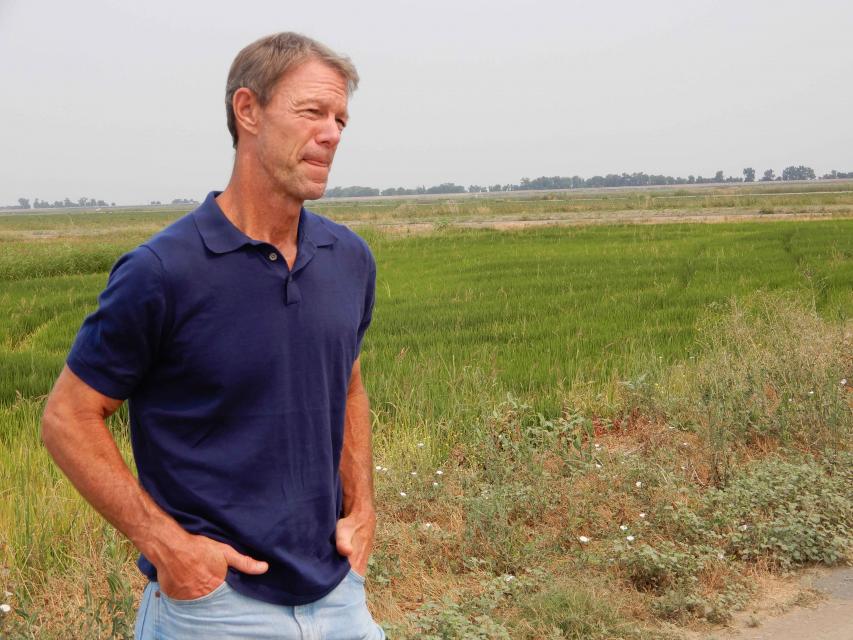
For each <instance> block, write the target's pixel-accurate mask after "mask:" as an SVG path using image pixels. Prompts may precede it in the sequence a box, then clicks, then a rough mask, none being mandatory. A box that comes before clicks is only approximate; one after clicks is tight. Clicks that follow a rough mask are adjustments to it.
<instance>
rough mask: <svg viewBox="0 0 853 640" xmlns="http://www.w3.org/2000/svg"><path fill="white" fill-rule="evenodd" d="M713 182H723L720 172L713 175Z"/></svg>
mask: <svg viewBox="0 0 853 640" xmlns="http://www.w3.org/2000/svg"><path fill="white" fill-rule="evenodd" d="M714 182H725V178H724V177H723V172H722V171H717V173H715V174H714Z"/></svg>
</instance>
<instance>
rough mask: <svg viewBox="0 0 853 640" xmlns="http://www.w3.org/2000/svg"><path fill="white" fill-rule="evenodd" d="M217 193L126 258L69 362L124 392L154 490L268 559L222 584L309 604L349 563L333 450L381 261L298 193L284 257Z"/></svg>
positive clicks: (187, 518) (106, 388)
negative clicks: (291, 258) (263, 568)
mask: <svg viewBox="0 0 853 640" xmlns="http://www.w3.org/2000/svg"><path fill="white" fill-rule="evenodd" d="M216 195H218V193H217V192H213V193H211V194H210V195H208V197H207V199H206V200H205V201H204V203H203V204H202V205H201V206H199V207H198V209H196V210H195V211H193V212H191V213H189V214H187V215H186V216H184V217H182V218H181V219H179V220H177V221H176V222H175V223H173V224H172V225H170V226H169V227H167V228H166V229H164V230H163V231H161V232H160V233H158V234H157V235H155V236H154V237H153V238H151V239H150V240H148V241H147V242H145V243H144V244H142V245H141V246H139V247H137V248H136V249H134V250H133V251H131V252H130V253H127V254H126V255H124V256H122V257H121V258H120V259H119V260H118V262H117V263H116V264H115V266H114V267H113V269H112V272H111V273H110V277H109V281H108V284H107V287H106V289H105V290H104V291H103V293H102V294H101V296H100V298H99V307H98V309H97V310H96V311H95V312H94V313H92V314H91V315H89V316H88V317H87V318H86V319H85V321H84V322H83V325H82V327H81V328H80V331H79V333H78V335H77V338H76V340H75V342H74V345H73V347H72V348H71V352H70V354H69V356H68V366H69V367H70V369H71V370H72V371H73V372H74V373H75V374H77V375H78V376H79V377H80V378H82V379H83V381H84V382H86V383H87V384H88V385H90V386H91V387H93V388H94V389H95V390H97V391H99V392H100V393H102V394H104V395H106V396H109V397H111V398H116V399H129V412H130V427H131V441H132V446H133V454H134V458H135V460H136V466H137V469H138V472H139V480H140V482H141V484H142V486H143V487H144V488H145V490H146V491H148V493H150V494H151V497H152V498H153V499H154V501H155V502H156V503H157V504H158V505H160V506H161V507H162V508H163V509H164V510H165V511H166V512H167V513H169V514H170V515H171V516H173V517H174V518H175V519H176V520H177V521H178V523H180V525H181V526H183V527H184V528H185V529H186V530H187V531H189V532H191V533H196V534H202V535H205V536H208V537H210V538H213V539H215V540H219V541H222V542H225V543H227V544H230V545H232V546H233V547H234V548H236V549H237V550H238V551H240V552H241V553H245V554H247V555H250V556H252V557H254V558H257V559H259V560H266V561H267V562H268V563H269V571H267V573H265V574H263V575H258V576H253V575H246V574H243V573H240V572H238V571H236V570H234V569H229V571H228V576H227V578H226V579H227V581H228V584H229V585H230V586H231V587H233V588H234V589H235V590H237V591H239V592H241V593H244V594H245V595H247V596H250V597H253V598H257V599H259V600H264V601H267V602H272V603H277V604H287V605H299V604H306V603H309V602H313V601H315V600H317V599H319V598H322V597H323V596H325V595H326V594H327V593H329V592H330V591H331V590H332V589H334V588H335V586H337V584H338V583H339V582H340V581H341V580H342V579H343V578H344V576H345V575H346V573H347V571H348V570H349V563H348V561H347V559H346V558H345V557H344V556H341V555H340V554H339V553H338V552H337V549H336V546H335V525H336V523H337V520H338V518H339V517H341V516H342V491H341V481H340V476H339V473H338V464H339V462H340V454H341V445H342V442H343V433H344V410H345V407H346V398H347V388H348V383H349V379H350V374H351V372H352V367H353V364H354V362H355V359H356V357H357V356H358V353H359V348H360V345H361V339H362V336H363V335H364V332H365V330H366V329H367V327H368V325H369V324H370V319H371V313H372V309H373V300H374V289H375V279H376V266H375V263H374V260H373V257H372V255H371V253H370V250H369V249H368V247H367V245H366V244H365V242H364V241H363V240H362V239H361V238H359V237H358V236H357V235H356V234H354V233H353V232H352V231H350V230H349V229H347V228H346V227H344V226H342V225H339V224H335V223H334V222H331V221H330V220H327V219H326V218H323V217H321V216H319V215H316V214H314V213H311V212H310V211H307V210H306V209H304V208H303V209H302V211H301V213H300V217H299V230H298V245H297V256H296V262H295V264H294V266H293V269H292V270H289V269H288V266H287V263H286V261H285V260H284V257H283V256H282V255H281V253H279V251H278V249H276V248H275V247H274V246H272V245H270V244H267V243H265V242H260V241H257V240H253V239H251V238H249V237H248V236H246V235H245V234H243V233H242V232H241V231H240V230H239V229H237V227H235V226H234V225H233V224H232V223H231V222H230V221H229V220H228V218H226V217H225V215H224V214H223V213H222V210H221V209H220V208H219V206H218V204H217V203H216V200H215V199H214V198H215V196H216ZM138 564H139V568H140V569H141V570H142V572H143V573H145V574H146V575H147V576H148V577H149V578H150V579H152V580H155V579H156V575H157V572H156V569H155V567H154V566H153V565H152V564H151V563H150V562H149V561H148V560H147V559H146V558H145V557H144V556H140V559H139V563H138Z"/></svg>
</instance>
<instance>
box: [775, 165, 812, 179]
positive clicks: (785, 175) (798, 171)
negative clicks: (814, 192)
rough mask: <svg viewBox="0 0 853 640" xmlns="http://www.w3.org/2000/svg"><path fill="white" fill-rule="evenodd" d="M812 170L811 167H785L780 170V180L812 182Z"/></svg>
mask: <svg viewBox="0 0 853 640" xmlns="http://www.w3.org/2000/svg"><path fill="white" fill-rule="evenodd" d="M814 178H815V175H814V169H812V168H811V167H804V166H803V165H800V166H799V167H794V166H791V167H785V168H784V169H783V170H782V180H814Z"/></svg>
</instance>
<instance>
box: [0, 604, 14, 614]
mask: <svg viewBox="0 0 853 640" xmlns="http://www.w3.org/2000/svg"><path fill="white" fill-rule="evenodd" d="M11 610H12V607H10V606H9V605H8V604H6V603H5V602H4V603H3V604H0V611H2V612H3V613H9V612H10V611H11Z"/></svg>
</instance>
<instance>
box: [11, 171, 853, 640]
mask: <svg viewBox="0 0 853 640" xmlns="http://www.w3.org/2000/svg"><path fill="white" fill-rule="evenodd" d="M797 187H798V188H797V192H798V193H796V194H791V193H780V192H779V189H780V186H779V185H776V184H770V185H742V186H738V187H716V188H703V189H698V188H697V189H691V190H681V191H675V190H672V191H667V190H653V191H651V190H649V191H622V190H620V191H604V192H601V191H599V192H592V193H577V194H576V193H564V192H559V193H553V194H541V195H539V194H537V195H536V196H535V197H529V198H525V197H522V196H515V195H513V197H506V198H487V197H481V198H474V197H469V198H465V199H458V200H449V199H437V198H433V199H424V200H423V201H419V200H417V199H406V200H387V199H378V200H372V201H356V202H353V201H343V202H331V201H330V202H325V201H321V202H319V203H316V205H315V206H312V207H311V208H312V209H314V210H316V211H318V212H320V213H323V214H325V215H329V216H330V217H332V218H334V219H336V220H339V221H344V222H347V223H350V224H352V225H353V226H354V227H355V228H356V229H357V230H358V232H359V233H361V234H362V236H363V237H364V238H365V239H366V240H367V241H368V242H369V244H370V246H371V248H372V249H373V252H374V254H375V256H376V259H377V265H378V280H377V298H376V311H375V314H374V323H373V326H372V327H371V329H370V331H369V333H368V335H367V337H366V339H365V342H364V347H363V352H362V367H363V370H364V372H365V373H364V375H365V380H366V385H367V388H368V393H369V394H370V397H371V403H372V409H373V411H374V414H375V423H374V450H375V458H376V465H377V467H378V469H377V474H376V485H377V504H378V509H379V518H380V525H379V527H380V528H379V531H378V534H377V544H376V552H375V554H374V557H373V559H372V561H371V569H370V579H369V581H368V582H369V594H370V595H369V598H370V602H371V606H372V608H373V611H374V613H375V615H376V617H377V619H378V620H380V621H381V622H382V623H383V624H384V625H385V626H386V628H387V629H389V635H391V637H420V638H433V637H434V638H456V637H459V638H467V637H477V638H504V637H512V638H546V637H547V638H564V637H565V638H575V637H577V638H581V637H583V638H587V637H589V638H610V637H624V638H652V637H667V634H670V637H678V636H677V634H678V629H679V628H680V627H678V626H675V625H688V626H689V625H693V626H694V627H695V626H697V625H699V627H701V625H709V624H713V623H716V624H719V623H722V622H725V621H726V620H727V616H728V615H729V613H730V611H732V610H734V609H736V608H737V607H738V606H741V605H742V604H743V603H744V602H746V599H747V598H748V597H749V596H750V594H751V593H752V591H751V590H750V576H751V575H753V576H754V575H756V574H758V573H762V572H773V571H778V570H784V569H788V568H792V567H796V566H799V565H801V564H804V563H809V562H818V563H823V564H837V563H839V562H843V561H844V559H845V558H846V557H848V556H849V553H850V531H851V529H853V520H851V518H853V506H851V500H853V496H851V490H850V487H851V484H850V483H851V481H853V478H851V477H850V476H849V464H846V463H849V462H850V460H851V459H850V457H849V452H848V447H849V444H848V443H849V436H850V435H851V424H853V418H851V406H850V402H851V400H850V399H851V394H850V393H849V387H848V386H847V384H846V380H848V379H851V378H853V363H852V362H851V355H853V347H851V340H853V338H851V334H850V332H851V330H853V324H851V317H853V183H833V184H831V185H823V184H821V185H814V188H812V185H806V186H803V185H797ZM817 187H820V189H818V188H817ZM809 191H811V193H809ZM182 213H183V212H182V211H178V210H167V211H143V210H140V211H129V210H121V211H117V212H109V213H108V212H92V213H85V212H79V213H78V212H74V213H55V212H51V213H49V214H25V215H21V214H17V215H3V216H0V363H2V366H0V491H2V492H3V498H4V499H3V501H2V502H0V565H2V566H0V569H2V571H3V572H2V573H0V589H2V590H4V591H8V592H9V593H11V594H13V595H12V596H11V599H12V600H13V604H14V605H15V607H16V611H18V612H19V615H17V616H16V617H14V618H11V617H8V616H7V617H4V618H0V637H6V636H5V635H3V633H8V634H16V635H10V637H18V636H20V637H39V638H50V637H63V638H67V637H87V638H88V637H124V636H123V634H125V635H126V633H127V632H128V629H129V628H128V615H129V613H128V612H130V611H132V605H133V598H134V595H136V596H137V597H138V593H139V590H140V589H139V588H140V586H141V583H140V577H139V576H138V575H137V573H136V571H135V568H134V566H133V550H132V549H131V548H130V546H129V545H128V544H127V543H126V542H125V541H123V540H121V539H120V537H119V536H117V535H115V534H114V533H113V532H111V531H110V530H109V528H107V527H104V526H102V524H101V521H100V520H99V518H98V517H97V515H96V514H94V513H93V512H92V511H91V509H89V508H88V507H87V506H85V504H84V503H83V502H82V501H81V500H80V499H79V498H78V497H77V496H76V494H75V492H74V490H73V489H72V488H71V487H70V486H69V485H68V483H67V482H66V481H65V480H64V479H63V478H62V477H61V475H60V474H59V472H58V471H57V470H56V469H55V467H54V466H53V465H52V464H51V463H50V462H49V460H48V458H47V456H46V454H45V452H44V451H43V447H41V445H40V442H39V439H38V418H39V415H40V411H41V407H42V405H43V398H44V395H45V394H46V393H47V392H48V391H49V389H50V386H51V384H52V382H53V380H54V379H55V377H56V375H57V373H58V371H59V370H60V368H61V366H62V363H63V361H64V357H65V355H66V353H67V350H68V348H69V346H70V344H71V341H72V340H73V338H74V335H75V333H76V330H77V328H78V327H79V325H80V323H81V321H82V319H83V318H84V317H85V315H86V314H87V313H88V312H90V311H91V310H93V309H94V306H95V304H96V299H97V295H98V293H99V292H100V291H101V289H102V288H103V286H104V284H105V282H106V277H107V274H108V272H109V269H110V267H111V265H112V264H113V262H114V261H115V260H116V259H117V258H118V256H119V255H121V254H122V253H123V252H125V251H127V250H129V249H131V248H133V247H134V246H136V245H137V244H139V243H140V242H142V241H144V240H145V238H147V237H148V236H150V235H151V234H152V233H154V232H156V231H157V230H158V229H160V228H162V227H163V226H165V225H166V224H168V223H169V222H170V221H172V220H174V219H176V218H177V217H178V216H179V215H182ZM803 218H808V219H807V220H806V219H803ZM711 219H715V220H726V221H725V222H720V223H718V224H688V223H687V222H689V221H691V220H702V221H708V220H711ZM628 220H630V221H640V220H641V221H643V222H655V221H666V222H670V223H671V224H625V221H628ZM732 220H735V221H732ZM535 221H540V222H547V223H548V224H547V225H541V226H540V225H536V226H525V225H524V224H519V223H523V222H535ZM510 223H511V224H510ZM508 226H509V227H512V228H507V227H508ZM469 227H482V228H469ZM842 380H844V381H845V382H844V383H842V382H841V381H842ZM779 398H781V400H779ZM785 398H787V400H785ZM111 424H112V428H113V429H114V431H115V434H116V436H117V439H118V441H119V444H120V448H121V449H122V451H123V452H124V453H125V454H126V455H127V456H128V457H129V444H128V441H127V424H126V414H125V413H124V412H120V414H119V415H117V416H116V417H115V418H114V419H113V420H112V421H111ZM845 467H846V468H847V471H846V472H844V471H841V470H842V469H844V468H845ZM439 471H440V472H441V473H438V472H439ZM845 473H846V475H845ZM778 477H784V478H786V479H787V480H786V481H785V482H782V483H781V484H780V483H778V482H775V481H774V480H773V478H778ZM402 494H405V496H404V495H402ZM797 496H800V498H797ZM795 498H796V499H803V500H805V499H808V500H810V501H811V502H810V505H811V506H810V510H811V511H810V513H809V514H807V515H808V517H811V516H815V517H817V518H818V523H817V525H818V526H816V527H815V530H817V531H818V533H815V534H814V535H811V534H809V535H806V534H805V533H804V534H803V537H802V538H800V537H797V535H795V533H789V534H787V535H788V536H789V537H788V538H786V539H784V540H781V539H780V538H779V535H777V534H778V531H780V530H781V529H782V528H784V527H787V529H785V530H786V531H789V532H791V531H793V532H796V531H799V529H798V527H800V528H803V527H805V526H806V525H805V524H803V522H805V523H808V522H812V521H810V520H805V521H802V522H801V520H800V515H801V514H800V513H799V511H797V510H796V509H794V510H793V511H792V510H790V509H789V510H788V511H785V512H784V513H783V511H784V510H779V511H778V512H777V509H776V506H774V505H775V504H776V502H779V504H782V503H784V504H785V505H788V506H790V504H792V503H793V502H796V500H795ZM762 500H763V502H761V504H763V505H764V507H763V508H764V509H765V510H764V511H762V514H763V515H762V516H757V515H755V514H753V515H750V513H751V511H753V510H754V504H756V502H755V501H759V502H760V501H762ZM774 501H775V502H774ZM721 505H722V506H721ZM780 509H781V507H780ZM640 514H642V515H640ZM715 514H716V515H715ZM765 516H766V517H765ZM762 517H763V518H764V519H763V520H762V519H761V518H762ZM803 517H806V516H803ZM786 518H787V519H786ZM747 520H749V522H747ZM744 524H746V526H747V527H748V529H745V530H741V529H740V527H742V526H744ZM620 527H625V528H624V529H622V528H620ZM774 527H775V528H774ZM745 531H749V532H750V533H749V534H746V533H744V532H745ZM629 536H630V537H631V540H628V539H627V538H628V537H629ZM761 536H764V537H761ZM774 536H775V537H774ZM583 539H586V541H583ZM768 540H769V542H768ZM780 540H781V541H780ZM777 542H778V544H777ZM762 545H764V546H762ZM84 585H85V588H84ZM132 588H133V589H135V591H133V590H132ZM605 594H610V595H608V596H607V597H605ZM567 610H568V611H571V612H572V613H571V616H574V617H570V618H569V617H567V615H568V614H567V613H566V611H567ZM59 621H61V622H59ZM63 625H64V626H63ZM69 629H70V630H71V631H70V635H69ZM391 631H393V634H391V633H390V632H391ZM478 634H479V635H478ZM671 634H676V635H674V636H673V635H671Z"/></svg>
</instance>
